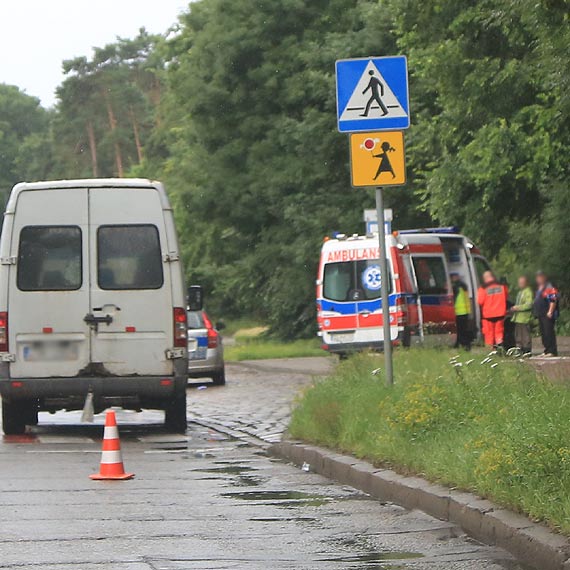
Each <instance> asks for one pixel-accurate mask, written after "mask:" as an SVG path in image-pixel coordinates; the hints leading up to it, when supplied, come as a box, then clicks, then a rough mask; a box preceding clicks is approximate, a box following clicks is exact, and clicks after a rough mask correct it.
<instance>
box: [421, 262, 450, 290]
mask: <svg viewBox="0 0 570 570" xmlns="http://www.w3.org/2000/svg"><path fill="white" fill-rule="evenodd" d="M413 262H414V269H415V271H416V278H417V280H418V290H419V293H420V295H447V294H448V288H447V273H446V271H445V264H444V262H443V258H442V257H428V256H426V257H421V256H414V258H413Z"/></svg>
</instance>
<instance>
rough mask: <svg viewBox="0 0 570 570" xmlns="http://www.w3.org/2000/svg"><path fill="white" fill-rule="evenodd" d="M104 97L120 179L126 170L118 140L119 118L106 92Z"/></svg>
mask: <svg viewBox="0 0 570 570" xmlns="http://www.w3.org/2000/svg"><path fill="white" fill-rule="evenodd" d="M103 93H104V95H103V97H104V98H105V103H106V105H107V116H108V117H109V127H111V134H112V135H113V139H114V147H115V166H116V168H117V176H118V177H119V178H123V176H124V169H123V155H122V154H121V145H120V144H119V141H118V140H117V139H116V134H117V117H115V112H114V111H113V106H112V105H111V101H110V100H109V95H108V94H107V92H106V91H104V92H103Z"/></svg>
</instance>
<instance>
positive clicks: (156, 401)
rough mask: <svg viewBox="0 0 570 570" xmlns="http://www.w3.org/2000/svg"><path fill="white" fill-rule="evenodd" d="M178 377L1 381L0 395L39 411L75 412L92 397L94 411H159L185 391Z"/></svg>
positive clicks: (185, 375)
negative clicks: (35, 405)
mask: <svg viewBox="0 0 570 570" xmlns="http://www.w3.org/2000/svg"><path fill="white" fill-rule="evenodd" d="M186 383H187V374H184V375H180V376H178V375H177V376H109V377H81V376H76V377H73V378H27V379H21V378H10V379H6V378H1V379H0V395H1V396H2V398H3V399H5V400H7V401H10V402H17V401H22V400H27V401H30V400H35V401H37V402H38V404H39V409H40V410H48V411H56V410H61V409H67V410H77V409H81V408H82V407H83V405H84V402H85V398H86V396H87V394H88V393H89V392H92V393H93V401H94V405H95V408H96V409H104V408H106V407H109V406H115V405H116V406H122V407H124V408H132V409H138V408H139V407H148V408H155V407H157V408H162V407H163V404H164V405H166V404H168V403H169V402H170V401H171V400H172V398H173V396H174V395H175V394H176V393H178V392H180V391H182V390H185V389H186Z"/></svg>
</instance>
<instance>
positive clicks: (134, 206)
mask: <svg viewBox="0 0 570 570" xmlns="http://www.w3.org/2000/svg"><path fill="white" fill-rule="evenodd" d="M89 221H90V224H89V228H90V229H89V242H90V251H91V252H92V255H91V259H90V275H91V291H90V304H89V313H88V315H87V321H88V323H89V325H90V328H91V362H92V363H93V366H95V367H98V368H99V369H100V370H94V372H97V373H103V374H110V375H113V376H115V375H116V376H131V375H144V376H160V375H165V376H171V375H172V374H173V373H174V372H173V362H172V360H170V359H169V358H168V356H167V353H168V351H169V349H172V348H173V335H174V332H173V330H174V329H173V301H172V284H171V274H170V270H169V264H168V252H169V247H168V240H167V235H166V229H165V221H164V214H163V209H162V203H161V200H160V196H159V193H158V191H157V190H156V189H154V188H148V189H146V188H91V189H90V190H89Z"/></svg>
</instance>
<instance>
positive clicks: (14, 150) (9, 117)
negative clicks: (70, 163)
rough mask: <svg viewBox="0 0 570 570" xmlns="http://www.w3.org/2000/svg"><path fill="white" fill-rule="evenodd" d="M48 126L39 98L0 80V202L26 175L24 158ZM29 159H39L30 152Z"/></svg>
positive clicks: (46, 115)
mask: <svg viewBox="0 0 570 570" xmlns="http://www.w3.org/2000/svg"><path fill="white" fill-rule="evenodd" d="M47 128H48V113H47V111H46V110H45V109H43V108H42V107H41V106H40V101H39V99H36V98H35V97H30V96H29V95H26V94H25V93H23V92H22V91H20V90H19V89H18V88H17V87H14V86H12V85H4V84H0V194H1V196H2V197H1V200H2V204H3V202H4V201H5V198H6V195H7V193H8V192H9V190H10V188H11V187H12V186H13V184H14V182H16V181H19V180H23V179H25V178H26V177H27V173H28V164H27V160H25V158H27V157H28V152H29V150H30V148H31V147H33V146H34V144H35V141H36V140H37V138H38V137H41V136H42V134H43V133H44V132H45V131H46V130H47ZM29 159H30V160H41V158H40V157H36V153H35V152H34V153H31V156H29Z"/></svg>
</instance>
